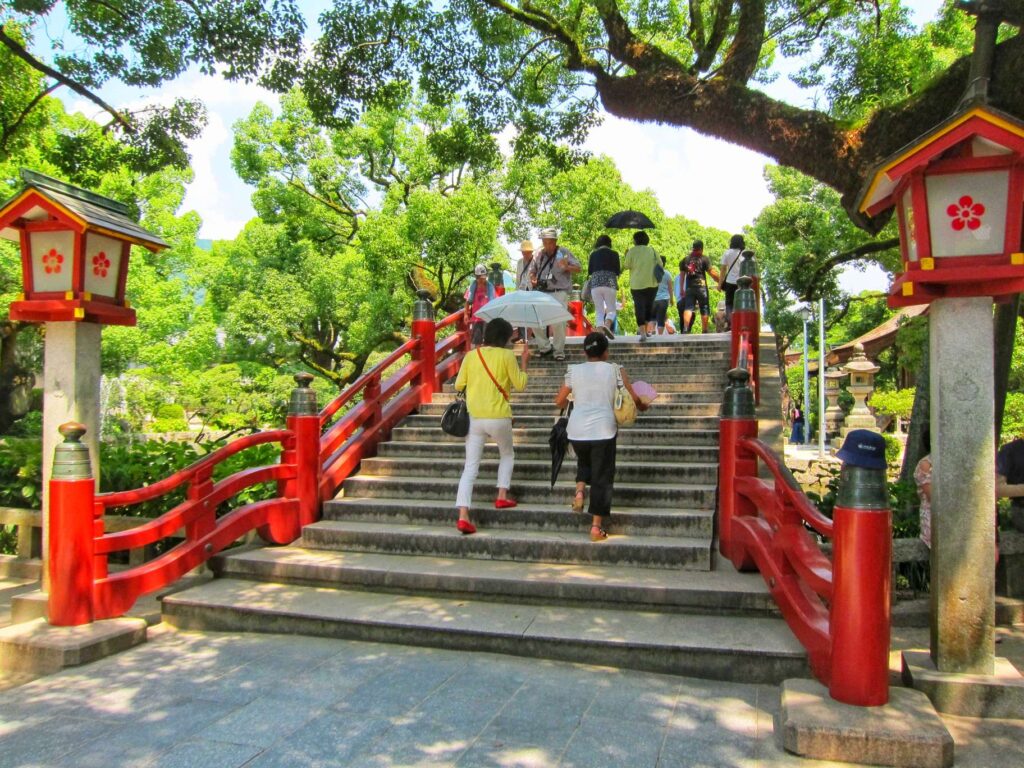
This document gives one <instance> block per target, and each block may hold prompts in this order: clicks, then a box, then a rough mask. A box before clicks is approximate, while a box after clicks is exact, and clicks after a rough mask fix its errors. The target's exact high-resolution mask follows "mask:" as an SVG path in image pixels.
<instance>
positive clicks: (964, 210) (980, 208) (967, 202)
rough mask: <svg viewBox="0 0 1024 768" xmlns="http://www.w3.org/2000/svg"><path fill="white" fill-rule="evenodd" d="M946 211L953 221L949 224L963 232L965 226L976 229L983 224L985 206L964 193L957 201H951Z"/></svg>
mask: <svg viewBox="0 0 1024 768" xmlns="http://www.w3.org/2000/svg"><path fill="white" fill-rule="evenodd" d="M946 213H947V214H948V215H949V217H950V218H951V219H953V221H951V222H950V223H949V225H950V226H951V227H952V228H953V229H954V230H956V231H957V232H962V231H963V229H964V227H966V228H967V229H970V230H975V229H977V228H978V227H980V226H981V217H982V216H984V215H985V206H984V205H983V204H982V203H976V202H974V198H973V197H971V196H970V195H964V196H963V197H961V198H960V199H959V200H957V201H956V202H955V203H951V204H950V206H949V207H948V208H947V209H946Z"/></svg>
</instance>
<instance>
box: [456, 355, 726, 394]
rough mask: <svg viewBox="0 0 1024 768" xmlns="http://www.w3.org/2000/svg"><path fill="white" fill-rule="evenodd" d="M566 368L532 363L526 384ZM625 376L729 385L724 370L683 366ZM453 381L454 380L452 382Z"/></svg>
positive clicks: (559, 376)
mask: <svg viewBox="0 0 1024 768" xmlns="http://www.w3.org/2000/svg"><path fill="white" fill-rule="evenodd" d="M567 368H568V366H567V365H566V364H565V363H558V364H555V365H551V366H547V367H543V366H541V367H536V366H534V364H533V361H532V360H531V361H530V365H529V366H528V368H527V370H526V375H527V382H528V383H529V382H532V381H545V382H547V381H554V382H561V381H563V380H564V379H565V372H566V370H567ZM626 374H627V375H628V376H629V377H630V379H643V380H644V381H647V382H650V383H651V384H676V383H681V384H689V385H691V386H696V387H707V388H709V389H720V388H721V387H724V386H725V385H726V384H728V383H729V379H728V376H727V375H726V374H727V370H726V368H725V367H724V366H723V367H721V368H713V369H700V368H697V367H695V366H692V365H689V364H684V365H679V366H675V367H672V368H667V367H665V368H662V367H646V366H634V367H632V368H630V367H629V366H626ZM453 381H454V380H453Z"/></svg>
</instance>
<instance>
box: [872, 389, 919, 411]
mask: <svg viewBox="0 0 1024 768" xmlns="http://www.w3.org/2000/svg"><path fill="white" fill-rule="evenodd" d="M915 391H916V390H914V389H913V388H909V389H886V390H882V389H879V390H875V391H874V392H873V393H872V394H871V397H870V398H868V405H870V406H871V407H872V408H874V409H875V411H877V412H878V413H880V414H881V415H883V416H893V417H898V418H901V419H909V418H910V412H911V411H912V410H913V409H914V392H915Z"/></svg>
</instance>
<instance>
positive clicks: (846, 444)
mask: <svg viewBox="0 0 1024 768" xmlns="http://www.w3.org/2000/svg"><path fill="white" fill-rule="evenodd" d="M836 456H837V457H838V458H840V459H842V461H843V462H844V463H846V464H849V465H850V466H853V467H864V468H865V469H885V467H886V461H885V438H884V437H882V436H881V435H880V434H878V433H877V432H872V431H871V430H870V429H855V430H853V431H852V432H850V433H849V434H848V435H847V436H846V440H844V441H843V447H842V448H840V449H839V450H838V451H837V452H836Z"/></svg>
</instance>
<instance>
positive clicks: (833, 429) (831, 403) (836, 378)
mask: <svg viewBox="0 0 1024 768" xmlns="http://www.w3.org/2000/svg"><path fill="white" fill-rule="evenodd" d="M846 376H847V373H846V371H842V370H839V369H837V368H835V367H832V368H829V369H827V370H826V371H825V399H826V400H827V401H828V406H827V407H826V408H825V431H826V432H827V433H828V435H829V436H830V437H834V436H835V435H837V434H839V429H840V428H841V427H842V426H843V409H842V408H840V407H839V394H840V392H841V391H842V389H841V386H840V385H841V384H842V381H843V379H844V378H846Z"/></svg>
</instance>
